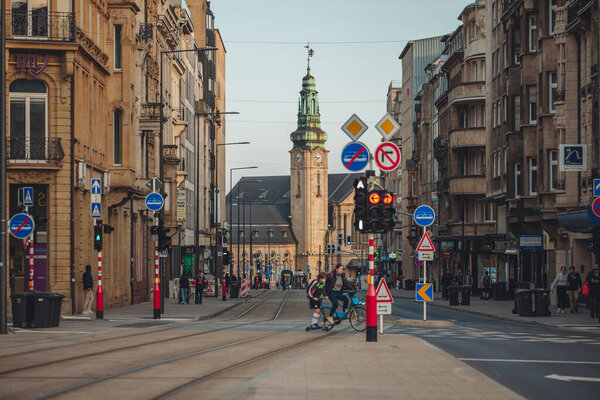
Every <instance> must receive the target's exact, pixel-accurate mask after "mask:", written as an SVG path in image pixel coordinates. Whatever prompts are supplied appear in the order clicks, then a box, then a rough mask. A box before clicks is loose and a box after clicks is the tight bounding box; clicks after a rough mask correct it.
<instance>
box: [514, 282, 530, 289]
mask: <svg viewBox="0 0 600 400" xmlns="http://www.w3.org/2000/svg"><path fill="white" fill-rule="evenodd" d="M530 287H531V284H530V283H529V282H517V283H515V288H516V289H529V288H530Z"/></svg>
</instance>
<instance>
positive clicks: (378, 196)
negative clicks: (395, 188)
mask: <svg viewBox="0 0 600 400" xmlns="http://www.w3.org/2000/svg"><path fill="white" fill-rule="evenodd" d="M385 194H386V192H385V191H384V190H370V191H369V192H368V196H367V199H368V204H369V205H368V208H367V221H366V224H365V230H366V231H367V232H371V233H378V232H382V231H383V206H384V204H383V199H384V198H385Z"/></svg>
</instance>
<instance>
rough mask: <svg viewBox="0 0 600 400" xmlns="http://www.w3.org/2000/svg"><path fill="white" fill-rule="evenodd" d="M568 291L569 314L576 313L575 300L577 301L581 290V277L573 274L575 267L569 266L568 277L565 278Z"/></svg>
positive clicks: (576, 273)
mask: <svg viewBox="0 0 600 400" xmlns="http://www.w3.org/2000/svg"><path fill="white" fill-rule="evenodd" d="M567 282H568V285H567V286H568V288H567V290H568V291H569V303H570V304H571V314H573V313H575V312H578V310H577V300H579V289H581V276H580V275H579V273H578V272H575V267H574V266H573V265H571V266H570V267H569V275H568V276H567Z"/></svg>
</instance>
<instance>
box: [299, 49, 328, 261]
mask: <svg viewBox="0 0 600 400" xmlns="http://www.w3.org/2000/svg"><path fill="white" fill-rule="evenodd" d="M308 54H309V58H308V67H307V71H306V76H305V77H304V78H303V79H302V90H301V91H300V99H299V102H298V127H297V129H296V130H295V131H294V132H293V133H292V134H291V135H290V139H291V140H292V143H293V147H292V150H290V172H291V174H290V206H291V214H292V221H291V222H292V230H293V231H294V235H295V236H296V239H297V240H298V249H297V255H298V256H297V257H298V258H297V263H296V266H297V269H298V270H302V271H306V268H307V267H310V270H311V272H314V271H318V270H319V266H318V261H319V246H321V252H324V249H323V247H324V243H325V233H326V230H327V219H328V218H327V214H328V191H327V184H328V179H327V174H328V168H327V153H328V151H327V149H325V142H326V141H327V133H325V132H324V131H323V130H322V129H321V114H320V113H319V98H318V96H317V95H318V92H317V90H316V88H315V78H314V77H313V76H312V75H311V74H310V57H311V56H312V49H309V52H308Z"/></svg>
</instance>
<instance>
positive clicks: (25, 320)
mask: <svg viewBox="0 0 600 400" xmlns="http://www.w3.org/2000/svg"><path fill="white" fill-rule="evenodd" d="M32 295H33V292H23V293H13V294H11V295H10V300H11V302H12V315H13V327H15V328H27V327H29V325H30V324H31V318H32V317H33V296H32Z"/></svg>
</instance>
